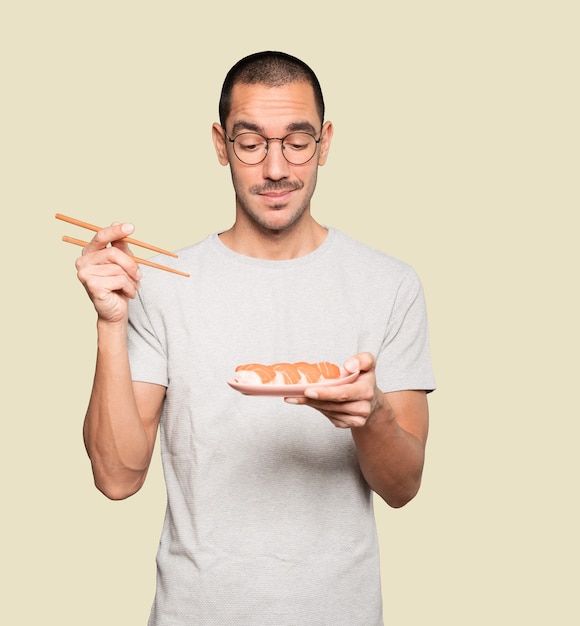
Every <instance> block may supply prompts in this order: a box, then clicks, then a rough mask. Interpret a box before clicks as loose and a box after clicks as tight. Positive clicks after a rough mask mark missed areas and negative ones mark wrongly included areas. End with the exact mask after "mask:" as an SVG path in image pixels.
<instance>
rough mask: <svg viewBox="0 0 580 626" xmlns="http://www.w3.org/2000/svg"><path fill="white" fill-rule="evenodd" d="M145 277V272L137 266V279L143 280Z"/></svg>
mask: <svg viewBox="0 0 580 626" xmlns="http://www.w3.org/2000/svg"><path fill="white" fill-rule="evenodd" d="M142 278H143V272H142V271H141V270H140V269H139V268H137V280H141V279H142Z"/></svg>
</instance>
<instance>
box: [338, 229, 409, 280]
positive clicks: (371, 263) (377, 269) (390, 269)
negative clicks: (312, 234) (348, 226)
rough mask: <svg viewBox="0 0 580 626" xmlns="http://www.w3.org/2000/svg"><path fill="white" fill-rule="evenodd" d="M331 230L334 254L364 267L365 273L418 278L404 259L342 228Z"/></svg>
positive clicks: (359, 266) (357, 267)
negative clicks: (341, 229) (347, 233)
mask: <svg viewBox="0 0 580 626" xmlns="http://www.w3.org/2000/svg"><path fill="white" fill-rule="evenodd" d="M330 232H331V234H332V248H333V254H335V255H336V256H337V257H340V258H341V259H342V260H343V262H344V263H346V264H348V265H350V266H351V267H353V268H356V269H361V270H362V269H364V270H365V273H368V272H372V273H377V274H382V275H389V276H391V277H392V278H394V279H398V280H404V279H405V278H410V279H411V280H413V279H414V278H416V273H415V270H414V269H413V267H412V266H411V265H410V264H409V263H407V262H405V261H403V260H402V259H399V258H397V257H394V256H392V255H390V254H388V253H387V252H384V251H382V250H378V249H377V248H373V247H372V246H369V245H368V244H366V243H363V242H361V241H359V240H357V239H354V238H353V237H351V236H349V235H346V234H345V233H343V232H342V231H340V230H337V229H334V228H332V229H330Z"/></svg>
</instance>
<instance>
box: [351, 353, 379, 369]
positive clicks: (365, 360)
mask: <svg viewBox="0 0 580 626" xmlns="http://www.w3.org/2000/svg"><path fill="white" fill-rule="evenodd" d="M375 365H376V359H375V357H374V356H373V355H372V354H371V353H370V352H359V353H358V354H356V355H354V356H351V357H350V358H348V359H347V360H346V361H345V362H344V364H343V367H344V369H345V370H347V371H349V372H352V373H354V372H368V371H370V370H373V369H374V368H375Z"/></svg>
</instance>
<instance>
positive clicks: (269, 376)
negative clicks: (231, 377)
mask: <svg viewBox="0 0 580 626" xmlns="http://www.w3.org/2000/svg"><path fill="white" fill-rule="evenodd" d="M236 374H237V376H236V379H237V380H238V381H239V382H241V383H247V384H258V385H260V384H262V385H267V384H268V383H271V382H272V381H273V380H274V378H275V377H276V371H275V370H274V368H272V367H270V366H269V365H262V364H261V363H246V364H245V365H238V366H237V367H236Z"/></svg>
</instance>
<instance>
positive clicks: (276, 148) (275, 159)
mask: <svg viewBox="0 0 580 626" xmlns="http://www.w3.org/2000/svg"><path fill="white" fill-rule="evenodd" d="M262 166H263V171H264V177H265V178H269V179H270V180H280V179H282V178H287V177H288V176H289V174H290V168H289V166H290V164H289V163H288V161H286V159H285V157H284V154H283V152H282V141H281V140H280V139H270V140H269V142H268V153H267V154H266V158H265V159H264V161H262Z"/></svg>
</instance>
